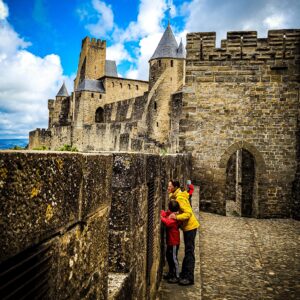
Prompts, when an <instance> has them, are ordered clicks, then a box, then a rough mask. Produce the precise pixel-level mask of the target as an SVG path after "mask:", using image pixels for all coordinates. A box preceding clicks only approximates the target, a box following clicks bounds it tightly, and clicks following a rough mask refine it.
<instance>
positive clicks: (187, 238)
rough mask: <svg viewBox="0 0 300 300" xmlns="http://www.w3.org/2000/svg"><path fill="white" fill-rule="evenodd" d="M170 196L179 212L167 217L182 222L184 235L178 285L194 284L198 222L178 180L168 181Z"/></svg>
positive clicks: (187, 196) (186, 193) (185, 192)
mask: <svg viewBox="0 0 300 300" xmlns="http://www.w3.org/2000/svg"><path fill="white" fill-rule="evenodd" d="M168 191H169V192H171V193H170V194H169V196H170V198H172V199H176V201H177V202H178V203H179V207H180V210H179V214H174V213H173V214H171V215H170V216H169V218H173V219H176V220H178V221H181V222H182V230H183V237H184V259H183V262H182V271H181V274H180V280H179V284H180V285H190V284H194V269H195V238H196V233H197V228H198V227H199V222H198V221H197V219H196V217H195V215H194V213H193V210H192V207H191V205H190V202H189V194H188V192H187V191H181V189H180V184H179V182H178V181H173V180H170V181H169V183H168Z"/></svg>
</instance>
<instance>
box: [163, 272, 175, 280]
mask: <svg viewBox="0 0 300 300" xmlns="http://www.w3.org/2000/svg"><path fill="white" fill-rule="evenodd" d="M173 277H174V275H172V274H170V273H167V274H165V275H163V279H165V280H169V279H171V278H173Z"/></svg>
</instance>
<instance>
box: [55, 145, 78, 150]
mask: <svg viewBox="0 0 300 300" xmlns="http://www.w3.org/2000/svg"><path fill="white" fill-rule="evenodd" d="M57 150H58V151H71V152H78V149H77V148H76V147H73V146H71V145H68V144H64V145H63V146H62V147H60V148H58V149H57Z"/></svg>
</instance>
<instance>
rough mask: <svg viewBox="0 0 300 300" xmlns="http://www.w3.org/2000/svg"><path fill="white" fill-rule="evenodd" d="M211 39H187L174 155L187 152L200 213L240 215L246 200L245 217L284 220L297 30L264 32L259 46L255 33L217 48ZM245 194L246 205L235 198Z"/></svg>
mask: <svg viewBox="0 0 300 300" xmlns="http://www.w3.org/2000/svg"><path fill="white" fill-rule="evenodd" d="M215 38H216V34H215V33H214V32H207V33H205V32H199V33H190V34H188V35H187V46H186V49H187V58H186V85H185V87H184V88H183V92H182V95H181V96H182V105H183V108H182V109H183V113H182V119H181V120H180V125H179V126H180V128H179V139H180V140H179V145H180V152H189V153H192V156H193V176H192V178H193V179H194V180H196V181H198V183H199V185H200V193H201V196H200V198H201V207H202V209H204V210H207V211H211V212H217V213H221V214H225V213H226V211H227V212H228V211H231V213H235V214H238V215H243V213H242V212H241V210H243V207H241V203H245V201H246V202H247V201H248V204H249V205H252V207H251V208H250V210H248V213H246V214H244V215H246V216H254V217H289V216H291V215H292V214H293V210H294V209H293V200H292V199H293V197H292V191H293V188H292V186H293V182H294V180H295V174H296V168H297V155H296V133H297V131H298V132H299V125H298V124H299V123H298V124H297V120H299V111H300V100H299V87H300V84H299V82H300V72H299V69H300V66H299V64H300V59H299V58H300V50H299V45H300V30H299V29H297V30H292V29H291V30H271V31H269V34H268V38H264V39H260V38H257V34H256V32H255V31H240V32H228V34H227V40H223V41H222V43H221V48H216V47H215ZM298 161H299V156H298ZM242 162H244V163H245V164H244V163H242ZM252 192H253V197H252V199H239V198H240V196H241V195H244V196H245V197H247V196H246V194H251V193H252ZM244 200H245V201H244ZM251 201H252V204H251V203H250V202H251ZM244 209H246V211H247V208H245V207H244Z"/></svg>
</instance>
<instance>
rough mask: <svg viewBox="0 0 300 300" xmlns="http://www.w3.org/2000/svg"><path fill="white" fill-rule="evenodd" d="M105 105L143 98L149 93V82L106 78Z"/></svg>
mask: <svg viewBox="0 0 300 300" xmlns="http://www.w3.org/2000/svg"><path fill="white" fill-rule="evenodd" d="M104 87H105V92H106V95H105V104H108V103H113V102H116V101H121V100H125V99H131V98H134V97H138V96H142V95H143V94H144V93H145V92H147V91H148V87H149V84H148V81H142V80H133V79H126V78H117V77H105V78H104Z"/></svg>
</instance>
